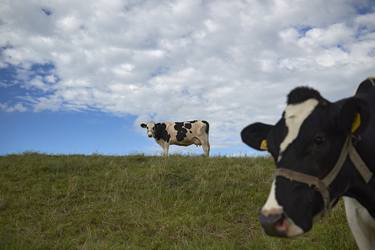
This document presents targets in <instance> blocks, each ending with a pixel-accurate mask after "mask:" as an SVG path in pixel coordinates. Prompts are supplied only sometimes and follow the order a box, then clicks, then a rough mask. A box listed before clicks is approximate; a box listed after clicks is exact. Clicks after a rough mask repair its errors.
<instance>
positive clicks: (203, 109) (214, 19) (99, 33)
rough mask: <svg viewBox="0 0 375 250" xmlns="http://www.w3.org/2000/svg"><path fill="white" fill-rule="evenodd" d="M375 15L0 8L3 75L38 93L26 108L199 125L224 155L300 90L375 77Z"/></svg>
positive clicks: (341, 88) (299, 7) (145, 5)
mask: <svg viewBox="0 0 375 250" xmlns="http://www.w3.org/2000/svg"><path fill="white" fill-rule="evenodd" d="M42 8H43V9H44V10H48V11H47V12H48V13H49V15H47V14H46V11H43V10H42ZM357 9H367V10H368V12H369V13H367V14H363V15H360V14H358V12H357ZM374 15H375V14H374V5H373V4H371V1H366V0H360V1H359V0H344V1H343V0H332V1H326V0H316V1H309V0H293V1H286V0H266V1H261V0H246V1H243V0H233V1H225V0H216V1H205V0H193V1H191V0H190V1H188V0H182V1H176V0H161V1H149V0H137V1H136V0H123V1H122V0H103V1H90V2H83V1H73V0H67V1H52V2H51V1H48V0H30V1H17V0H16V1H14V0H3V3H2V8H0V19H1V20H0V47H5V49H3V50H2V52H1V54H0V67H5V66H6V65H9V64H10V65H14V66H16V67H17V68H18V70H17V73H18V76H17V79H18V80H20V81H21V80H22V81H21V82H24V85H23V87H25V88H34V89H38V90H40V91H42V92H45V95H44V96H42V97H40V96H38V97H36V96H31V97H30V96H29V97H27V98H25V100H27V103H28V104H32V106H33V109H34V110H36V111H40V110H45V109H50V110H55V111H57V110H61V109H69V110H85V109H98V110H102V111H104V112H110V113H115V114H118V115H126V114H131V115H135V116H137V117H138V119H137V121H140V120H146V119H151V118H152V119H154V120H164V119H167V120H190V119H206V120H208V121H210V123H211V128H212V129H211V131H212V134H211V136H212V139H211V141H212V144H213V146H229V145H234V144H239V143H240V139H239V131H240V130H241V129H242V127H243V126H245V125H247V124H248V123H250V122H253V121H258V120H259V121H265V122H275V121H276V120H277V119H278V118H279V116H280V112H281V110H282V109H283V107H284V102H285V96H286V94H287V93H288V92H289V91H290V90H291V89H292V88H293V87H295V86H297V85H306V84H308V85H311V86H313V87H316V88H318V89H319V90H320V91H321V92H322V94H323V95H324V96H326V97H328V98H330V99H332V100H335V99H338V98H340V97H344V96H348V95H350V94H352V93H353V91H354V90H355V89H356V87H357V84H358V83H359V82H360V81H361V80H363V79H364V78H366V77H367V76H368V75H374V74H375V72H374V71H375V70H374V69H375V55H374V54H375V30H374V22H373V21H372V20H373V19H374ZM33 64H42V65H43V64H52V65H54V69H52V70H49V71H48V72H43V74H42V73H37V72H33V68H32V67H31V66H32V65H33ZM25 84H26V85H25ZM30 98H31V100H30ZM19 104H20V105H22V103H19ZM4 105H5V106H4ZM25 105H26V104H25ZM27 106H28V105H27ZM22 107H24V106H19V107H18V109H19V110H22ZM1 108H2V109H3V110H6V109H11V108H9V106H7V105H6V104H2V106H1ZM15 110H16V109H15Z"/></svg>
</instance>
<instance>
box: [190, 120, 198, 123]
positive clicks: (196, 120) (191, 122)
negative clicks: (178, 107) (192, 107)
mask: <svg viewBox="0 0 375 250" xmlns="http://www.w3.org/2000/svg"><path fill="white" fill-rule="evenodd" d="M189 122H190V123H195V122H197V120H194V121H189Z"/></svg>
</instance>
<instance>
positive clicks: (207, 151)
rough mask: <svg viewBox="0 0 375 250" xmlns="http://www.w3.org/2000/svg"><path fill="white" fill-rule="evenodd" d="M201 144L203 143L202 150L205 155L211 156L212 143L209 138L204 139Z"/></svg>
mask: <svg viewBox="0 0 375 250" xmlns="http://www.w3.org/2000/svg"><path fill="white" fill-rule="evenodd" d="M201 142H202V149H203V152H204V155H205V156H209V155H210V143H209V142H208V138H204V139H203V140H201Z"/></svg>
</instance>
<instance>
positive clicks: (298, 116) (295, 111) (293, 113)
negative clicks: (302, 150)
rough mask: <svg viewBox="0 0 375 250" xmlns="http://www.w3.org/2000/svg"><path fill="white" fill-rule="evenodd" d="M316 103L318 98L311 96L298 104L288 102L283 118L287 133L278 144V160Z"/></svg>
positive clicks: (295, 136)
mask: <svg viewBox="0 0 375 250" xmlns="http://www.w3.org/2000/svg"><path fill="white" fill-rule="evenodd" d="M318 104H319V101H318V100H316V99H313V98H311V99H308V100H306V101H304V102H301V103H298V104H289V105H288V106H286V108H285V114H284V118H285V124H286V126H287V128H288V134H287V135H286V137H285V138H284V140H283V142H282V143H281V144H280V155H279V159H278V161H280V160H281V157H282V153H283V152H284V151H285V150H286V149H287V148H288V146H289V145H290V144H291V143H292V142H293V141H294V140H295V139H296V138H297V136H298V133H299V130H300V128H301V125H302V123H303V122H304V121H305V120H306V118H307V117H309V115H310V114H311V113H312V112H313V111H314V109H315V107H316V106H317V105H318Z"/></svg>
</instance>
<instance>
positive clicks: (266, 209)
mask: <svg viewBox="0 0 375 250" xmlns="http://www.w3.org/2000/svg"><path fill="white" fill-rule="evenodd" d="M275 181H276V180H273V182H272V186H271V192H270V194H269V195H268V198H267V201H266V203H265V204H264V206H263V207H262V209H261V213H262V214H263V215H264V216H269V215H271V214H281V213H282V212H283V207H282V206H280V205H279V203H278V202H277V200H276V184H275Z"/></svg>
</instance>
